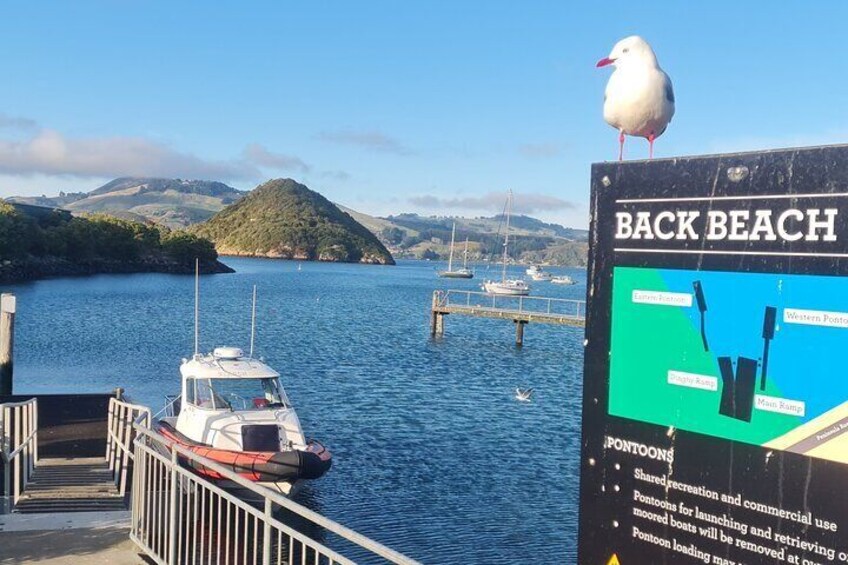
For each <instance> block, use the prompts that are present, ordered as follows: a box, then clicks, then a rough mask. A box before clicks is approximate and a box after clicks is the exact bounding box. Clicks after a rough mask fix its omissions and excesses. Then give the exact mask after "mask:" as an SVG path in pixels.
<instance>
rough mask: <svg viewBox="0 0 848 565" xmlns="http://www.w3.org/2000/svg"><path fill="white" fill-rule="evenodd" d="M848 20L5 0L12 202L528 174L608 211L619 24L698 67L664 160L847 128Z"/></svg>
mask: <svg viewBox="0 0 848 565" xmlns="http://www.w3.org/2000/svg"><path fill="white" fill-rule="evenodd" d="M845 21H848V2H842V1H830V2H826V1H818V2H796V1H787V2H780V3H777V2H757V1H746V2H739V1H738V0H737V1H734V2H722V1H710V2H698V3H696V2H648V1H640V2H636V1H632V0H631V1H629V2H616V1H610V0H604V2H591V3H588V2H586V3H571V2H561V1H550V2H543V1H522V2H514V1H513V2H501V1H496V0H486V1H479V2H476V1H470V0H469V1H458V0H454V1H447V0H444V1H439V0H431V1H427V2H423V1H421V2H413V1H405V2H389V1H386V2H377V1H375V2H369V1H361V2H341V1H338V2H333V1H319V2H287V1H285V2H284V1H281V0H277V1H269V2H259V1H257V2H247V1H243V2H224V1H222V2H208V1H204V2H164V1H162V2H160V1H146V2H141V1H130V0H114V1H110V2H106V1H103V2H97V1H84V0H80V1H79V2H65V1H62V2H59V1H57V2H43V1H39V0H28V1H27V2H12V1H3V0H0V197H4V196H12V195H38V194H46V195H48V196H49V195H55V194H57V193H58V192H59V191H60V190H61V191H66V192H70V191H89V190H93V189H94V188H97V187H98V186H100V185H102V184H104V183H105V182H107V181H109V180H111V179H113V178H115V177H119V176H128V175H133V176H164V177H176V178H197V179H207V180H220V181H223V182H226V183H228V184H230V185H232V186H234V187H236V188H240V189H245V190H247V189H251V188H253V187H255V186H256V185H257V184H259V183H261V182H263V181H265V180H268V179H271V178H278V177H291V178H294V179H296V180H298V181H300V182H303V183H305V184H306V185H308V186H309V187H310V188H312V189H314V190H317V191H318V192H320V193H322V194H324V195H325V196H327V197H328V198H329V199H331V200H333V201H334V202H337V203H340V204H343V205H345V206H348V207H351V208H353V209H355V210H359V211H362V212H366V213H369V214H373V215H388V214H396V213H402V212H417V213H422V214H436V215H456V216H477V215H491V214H494V213H498V212H500V210H501V209H502V207H503V202H504V200H505V193H506V191H507V189H512V190H513V191H514V192H515V209H516V211H517V212H521V213H528V214H530V215H533V216H535V217H538V218H541V219H543V220H546V221H554V222H557V223H561V224H564V225H567V226H572V227H587V226H588V222H589V216H588V214H589V212H588V200H589V176H590V167H591V163H593V162H598V161H605V160H614V159H616V158H617V154H618V134H617V132H616V131H615V130H613V129H612V128H611V127H610V126H608V125H607V124H606V123H605V122H604V121H603V119H602V106H603V91H604V86H605V84H606V81H607V79H608V78H609V74H610V72H611V69H609V68H605V69H597V68H595V63H596V62H597V61H598V60H599V59H601V58H603V57H605V56H606V55H607V54H608V53H609V51H610V49H611V48H612V46H613V45H614V44H615V42H616V41H618V40H619V39H621V38H623V37H626V36H628V35H633V34H637V35H641V36H642V37H644V38H645V39H646V40H647V41H648V42H649V43H651V45H652V46H653V48H654V50H655V51H656V53H657V57H658V59H659V62H660V65H661V66H662V67H663V69H664V70H665V71H666V72H667V73H668V74H669V75H670V76H671V78H672V81H673V83H674V89H675V94H676V105H677V109H676V114H675V116H674V120H673V121H672V123H671V125H670V126H669V129H668V130H667V132H666V133H665V134H664V135H663V136H662V137H661V138H659V140H658V141H657V142H656V144H655V157H670V156H680V155H695V154H708V153H719V152H729V151H739V150H757V149H766V148H776V147H790V146H802V145H815V144H825V143H841V142H845V141H846V140H848V110H846V104H845V100H846V94H848V72H846V71H848V63H846V60H845V58H843V53H844V52H845V51H846V42H845V40H844V26H845ZM647 152H648V147H647V142H646V141H645V140H644V139H640V138H635V139H629V140H628V142H627V145H626V148H625V158H626V159H628V158H629V159H637V158H638V159H641V158H646V157H647Z"/></svg>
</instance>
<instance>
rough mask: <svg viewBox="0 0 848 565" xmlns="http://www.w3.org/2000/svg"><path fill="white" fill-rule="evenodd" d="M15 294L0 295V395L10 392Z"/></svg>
mask: <svg viewBox="0 0 848 565" xmlns="http://www.w3.org/2000/svg"><path fill="white" fill-rule="evenodd" d="M15 302H16V301H15V295H14V294H6V293H4V294H2V295H0V395H9V394H12V369H13V363H12V361H13V353H14V345H15V310H16V307H15V306H16V304H15Z"/></svg>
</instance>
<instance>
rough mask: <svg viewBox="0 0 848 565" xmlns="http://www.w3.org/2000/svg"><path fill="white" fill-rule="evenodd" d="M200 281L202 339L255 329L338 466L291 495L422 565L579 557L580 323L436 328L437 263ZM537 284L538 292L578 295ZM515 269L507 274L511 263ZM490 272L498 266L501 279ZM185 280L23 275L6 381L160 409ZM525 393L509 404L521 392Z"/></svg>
mask: <svg viewBox="0 0 848 565" xmlns="http://www.w3.org/2000/svg"><path fill="white" fill-rule="evenodd" d="M225 262H226V263H228V264H230V265H231V266H232V267H234V268H235V269H236V270H237V273H236V274H232V275H216V276H209V277H203V278H202V280H201V348H202V349H203V350H204V351H208V350H210V349H211V348H212V347H213V346H216V345H224V344H228V345H235V346H241V347H243V348H245V349H247V348H248V346H249V339H250V300H251V298H250V295H251V289H252V285H253V284H256V285H257V286H258V293H259V303H258V307H257V324H258V330H257V336H256V351H257V354H259V355H262V356H264V357H265V359H266V361H267V362H268V363H269V364H271V365H272V366H273V367H275V368H276V369H277V370H279V371H280V372H281V373H282V374H283V384H284V385H285V387H286V389H287V391H288V394H289V396H290V398H291V400H292V401H293V402H294V404H295V406H296V408H297V411H298V414H299V415H300V419H301V422H302V424H303V426H304V428H305V430H306V433H307V435H309V436H311V437H315V438H317V439H319V440H321V441H322V442H323V443H325V444H326V445H327V446H328V447H329V448H330V449H331V450H332V451H333V453H334V456H335V459H334V465H333V468H332V469H331V471H330V472H329V473H328V474H327V475H326V476H325V477H324V478H322V479H321V480H319V481H316V482H314V483H313V484H312V485H310V486H309V487H308V488H307V489H304V491H303V492H302V493H301V495H300V501H301V502H303V503H305V504H307V505H308V506H310V507H312V508H313V509H315V510H317V511H319V512H322V513H323V514H325V515H327V516H328V517H330V518H333V519H335V520H337V521H339V522H341V523H342V524H344V525H346V526H348V527H351V528H353V529H354V530H357V531H359V532H361V533H363V534H365V535H368V536H370V537H373V538H375V539H376V540H378V541H380V542H382V543H385V544H386V545H388V546H390V547H392V548H394V549H396V550H398V551H400V552H402V553H405V554H407V555H409V556H411V557H414V558H416V559H419V560H421V561H423V562H425V563H433V564H443V563H480V564H496V563H531V562H542V561H545V562H552V563H573V562H575V561H576V559H575V554H576V547H575V543H574V540H575V539H576V529H577V527H576V523H577V487H578V460H579V459H578V454H579V444H580V398H581V382H580V381H581V373H582V362H583V361H582V359H583V348H582V330H580V329H575V328H564V327H556V326H546V325H541V324H536V325H534V324H530V325H529V326H527V329H526V332H525V346H524V348H523V349H520V350H519V349H517V348H516V347H515V346H514V331H515V330H514V327H513V324H511V323H509V322H505V321H499V320H498V321H495V320H484V319H472V318H465V317H459V316H448V317H447V319H446V335H445V338H444V339H442V340H437V341H433V340H431V339H430V337H429V327H428V324H429V306H430V302H431V296H432V292H433V290H434V289H435V288H448V287H451V288H467V289H473V290H477V289H478V286H479V283H480V282H481V280H480V279H482V278H483V276H484V275H485V274H486V273H485V272H480V273H478V278H476V279H474V280H472V281H449V282H448V281H445V280H444V279H438V278H436V277H435V275H434V271H433V269H434V267H436V266H438V265H437V264H436V263H424V262H416V261H407V262H401V263H400V264H399V265H398V266H396V267H377V266H363V265H341V264H319V263H303V267H302V271H300V272H298V271H297V263H294V262H285V261H273V260H259V259H227V260H226V261H225ZM552 271H554V272H555V273H558V272H560V273H568V274H570V275H571V276H572V277H574V278H575V279H577V280H578V281H580V284H578V285H575V286H570V287H563V286H557V285H551V284H550V283H534V285H533V286H534V294H544V295H546V296H558V297H567V298H580V299H583V298H584V295H585V289H586V287H585V272H583V271H582V270H576V269H561V270H557V269H552ZM517 272H518V271H517V269H516V273H517ZM497 275H498V273H497V271H496V270H495V269H494V268H493V270H492V272H491V276H493V277H495V278H497ZM193 283H194V281H193V278H192V277H188V276H175V275H159V274H149V275H109V276H98V277H92V278H80V279H57V280H49V281H39V282H35V283H30V284H26V285H16V286H13V287H11V288H9V289H8V290H10V291H12V292H15V293H16V294H17V295H18V312H19V313H18V317H17V331H16V358H15V362H16V365H15V392H21V393H27V392H47V391H49V392H103V391H107V390H111V389H113V388H114V387H115V386H122V387H124V388H125V389H126V390H127V391H128V393H129V394H130V395H131V396H132V398H133V399H134V400H136V401H139V402H141V403H144V404H148V405H150V406H151V407H153V408H154V411H156V410H158V409H159V408H160V407H161V405H162V403H163V395H164V394H165V393H169V392H175V391H177V389H178V387H179V377H178V366H179V363H180V359H181V358H182V357H188V356H190V355H191V353H192V351H193V347H194V335H193V312H194V303H193ZM518 386H522V387H523V386H530V387H534V388H535V389H536V394H535V396H534V399H533V402H532V403H530V404H527V403H519V402H517V401H516V400H515V399H514V398H513V395H514V392H513V391H514V389H515V388H516V387H518Z"/></svg>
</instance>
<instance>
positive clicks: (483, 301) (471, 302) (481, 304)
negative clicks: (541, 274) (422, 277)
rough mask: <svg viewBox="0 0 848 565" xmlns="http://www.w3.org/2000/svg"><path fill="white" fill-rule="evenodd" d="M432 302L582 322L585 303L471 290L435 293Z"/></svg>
mask: <svg viewBox="0 0 848 565" xmlns="http://www.w3.org/2000/svg"><path fill="white" fill-rule="evenodd" d="M433 294H434V296H433V298H434V300H433V302H434V303H435V304H436V305H437V306H438V307H440V308H449V307H451V306H453V307H460V308H486V309H492V310H504V311H509V312H517V313H519V314H536V315H543V316H562V317H570V318H577V319H582V318H585V317H586V301H585V300H572V299H568V298H547V297H543V296H509V295H504V294H490V293H488V292H477V291H473V290H454V289H451V290H447V291H442V290H436V291H434V293H433Z"/></svg>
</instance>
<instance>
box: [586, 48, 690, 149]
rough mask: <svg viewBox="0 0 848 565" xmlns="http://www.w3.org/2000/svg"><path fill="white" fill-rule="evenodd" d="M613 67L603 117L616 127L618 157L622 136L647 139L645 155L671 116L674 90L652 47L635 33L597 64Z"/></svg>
mask: <svg viewBox="0 0 848 565" xmlns="http://www.w3.org/2000/svg"><path fill="white" fill-rule="evenodd" d="M607 65H612V66H614V67H615V71H613V73H612V75H611V76H610V79H609V82H607V88H606V91H605V92H604V120H605V121H606V122H607V123H608V124H609V125H611V126H612V127H614V128H615V129H617V130H618V143H619V150H618V160H619V161H621V160H622V158H623V157H624V136H625V135H630V136H636V137H644V138H645V139H647V140H648V146H649V152H650V153H649V155H650V157H649V158H653V157H654V140H655V139H656V138H658V137H659V136H661V135H662V134H663V132H664V131H665V129H666V127H668V123H669V122H670V121H671V118H672V116H674V89H673V88H672V86H671V79H670V78H668V75H667V74H665V72H664V71H663V70H662V69H661V68H660V65H659V63H658V62H657V56H656V55H655V54H654V50H653V49H651V46H650V45H648V42H647V41H645V40H644V39H642V38H641V37H639V36H638V35H631V36H630V37H626V38H624V39H622V40H621V41H619V42H618V43H616V44H615V46H614V47H613V48H612V51H610V54H609V56H608V57H604V58H603V59H601V60H600V61H598V64H597V67H606V66H607Z"/></svg>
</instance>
